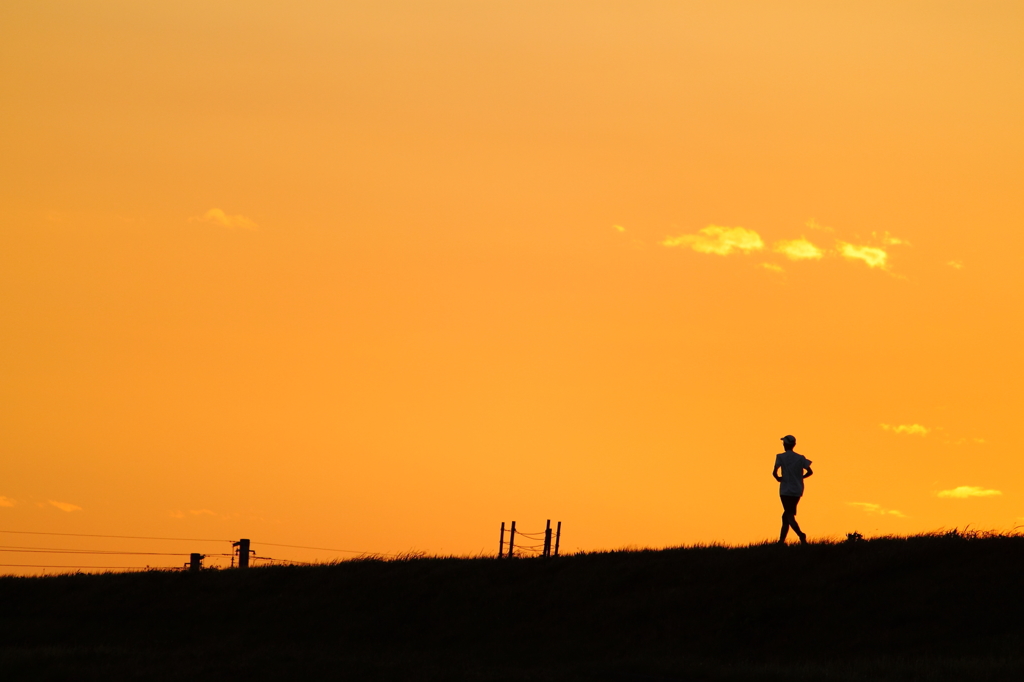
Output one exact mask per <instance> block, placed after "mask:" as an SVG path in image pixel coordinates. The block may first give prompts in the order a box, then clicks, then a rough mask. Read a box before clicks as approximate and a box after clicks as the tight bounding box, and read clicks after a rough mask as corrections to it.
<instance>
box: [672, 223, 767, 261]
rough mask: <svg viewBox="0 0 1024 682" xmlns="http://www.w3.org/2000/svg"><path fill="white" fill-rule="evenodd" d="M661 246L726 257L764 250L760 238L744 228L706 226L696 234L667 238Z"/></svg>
mask: <svg viewBox="0 0 1024 682" xmlns="http://www.w3.org/2000/svg"><path fill="white" fill-rule="evenodd" d="M661 243H662V245H663V246H688V247H690V248H691V249H693V250H694V251H697V252H699V253H714V254H717V255H719V256H728V255H729V254H731V253H733V252H741V253H750V252H751V251H760V250H761V249H763V248H764V242H763V241H762V240H761V236H760V235H759V234H757V232H754V231H753V230H748V229H746V228H744V227H721V226H719V225H708V226H707V227H705V228H704V229H702V230H699V231H698V233H697V234H684V235H681V236H679V237H667V238H666V239H665V240H664V241H663V242H661Z"/></svg>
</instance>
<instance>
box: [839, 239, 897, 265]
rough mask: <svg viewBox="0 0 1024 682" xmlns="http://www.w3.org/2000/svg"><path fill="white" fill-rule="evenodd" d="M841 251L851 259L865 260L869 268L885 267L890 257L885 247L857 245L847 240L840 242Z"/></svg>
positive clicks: (845, 256)
mask: <svg viewBox="0 0 1024 682" xmlns="http://www.w3.org/2000/svg"><path fill="white" fill-rule="evenodd" d="M838 247H839V253H840V254H841V255H842V256H843V257H844V258H848V259H849V260H861V261H864V262H865V263H866V264H867V266H868V267H869V268H881V269H883V270H884V269H885V262H886V260H887V259H888V258H889V254H888V253H886V252H885V249H880V248H878V247H875V246H855V245H853V244H849V243H847V242H839V243H838Z"/></svg>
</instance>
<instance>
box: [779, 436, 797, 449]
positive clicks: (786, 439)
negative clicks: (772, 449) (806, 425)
mask: <svg viewBox="0 0 1024 682" xmlns="http://www.w3.org/2000/svg"><path fill="white" fill-rule="evenodd" d="M782 446H783V447H784V448H786V450H792V449H793V448H795V447H796V436H783V437H782Z"/></svg>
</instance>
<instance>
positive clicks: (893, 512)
mask: <svg viewBox="0 0 1024 682" xmlns="http://www.w3.org/2000/svg"><path fill="white" fill-rule="evenodd" d="M846 504H848V505H850V506H851V507H860V508H861V510H863V511H865V512H867V513H868V514H878V515H879V516H898V517H899V518H901V519H905V518H907V515H906V514H904V513H903V512H901V511H900V510H899V509H886V508H884V507H883V506H882V505H880V504H875V503H873V502H847V503H846Z"/></svg>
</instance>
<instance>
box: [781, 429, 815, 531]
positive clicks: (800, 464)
mask: <svg viewBox="0 0 1024 682" xmlns="http://www.w3.org/2000/svg"><path fill="white" fill-rule="evenodd" d="M782 445H783V447H785V448H786V451H785V452H783V453H781V454H778V455H775V468H774V469H772V476H774V477H775V480H776V481H778V482H779V497H781V498H782V532H781V533H780V534H779V544H780V545H784V544H786V536H787V535H789V529H790V527H792V528H793V530H795V531H796V534H797V536H798V537H799V538H800V544H802V545H806V544H807V535H806V534H805V533H803V532H802V531H801V530H800V525H799V524H798V523H797V522H796V505H797V504H798V503H799V502H800V498H801V496H803V494H804V479H805V478H807V477H808V476H811V475H813V474H814V472H813V471H811V460H809V459H807V458H806V457H804V456H803V455H801V454H799V453H797V452H793V448H795V447H796V437H795V436H783V437H782ZM779 469H781V470H782V475H781V476H779ZM805 471H806V472H807V473H804V472H805Z"/></svg>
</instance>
